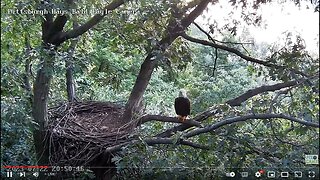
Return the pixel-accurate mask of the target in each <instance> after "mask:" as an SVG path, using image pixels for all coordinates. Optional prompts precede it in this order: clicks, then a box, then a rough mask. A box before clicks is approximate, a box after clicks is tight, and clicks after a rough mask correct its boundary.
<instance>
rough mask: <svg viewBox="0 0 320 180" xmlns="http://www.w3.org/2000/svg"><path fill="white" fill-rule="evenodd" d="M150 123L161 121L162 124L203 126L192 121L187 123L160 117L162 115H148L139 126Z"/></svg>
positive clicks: (141, 119) (174, 118) (172, 118)
mask: <svg viewBox="0 0 320 180" xmlns="http://www.w3.org/2000/svg"><path fill="white" fill-rule="evenodd" d="M149 121H161V122H173V123H183V124H188V125H190V126H197V127H202V126H201V124H200V123H199V122H197V121H194V120H192V119H190V120H189V119H188V120H186V121H185V122H181V121H180V120H179V119H178V118H176V117H167V116H160V115H146V116H143V117H141V118H140V119H139V123H138V125H141V124H143V123H146V122H149Z"/></svg>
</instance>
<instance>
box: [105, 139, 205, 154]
mask: <svg viewBox="0 0 320 180" xmlns="http://www.w3.org/2000/svg"><path fill="white" fill-rule="evenodd" d="M144 141H145V142H146V144H147V145H149V146H153V145H156V144H176V145H180V144H181V145H186V146H190V147H193V148H197V149H204V150H209V147H208V146H204V145H201V144H197V143H194V142H190V141H186V140H183V139H179V140H175V139H173V138H151V139H146V140H144ZM139 142H141V141H139V140H131V141H128V142H124V143H121V144H118V145H115V146H111V147H108V148H106V149H105V152H106V153H114V152H117V151H120V150H121V148H122V147H124V146H126V145H129V144H137V143H139Z"/></svg>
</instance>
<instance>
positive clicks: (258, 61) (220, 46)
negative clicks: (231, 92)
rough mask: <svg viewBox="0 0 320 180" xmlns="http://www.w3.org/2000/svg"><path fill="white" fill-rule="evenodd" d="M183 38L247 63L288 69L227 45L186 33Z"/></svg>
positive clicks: (293, 70)
mask: <svg viewBox="0 0 320 180" xmlns="http://www.w3.org/2000/svg"><path fill="white" fill-rule="evenodd" d="M181 36H182V37H183V38H185V39H186V40H189V41H191V42H194V43H198V44H202V45H205V46H210V47H214V48H218V49H222V50H225V51H228V52H231V53H233V54H235V55H237V56H239V57H241V58H242V59H244V60H246V61H249V62H253V63H257V64H261V65H264V66H267V67H271V68H276V69H288V68H287V67H285V66H281V65H276V64H272V63H270V62H267V61H263V60H260V59H256V58H253V57H250V56H247V55H245V54H243V53H242V52H240V51H239V50H237V49H235V48H232V47H228V46H225V45H221V44H216V43H212V42H209V41H206V40H201V39H196V38H193V37H191V36H188V35H187V34H185V33H182V34H181ZM288 70H290V71H292V72H294V73H296V74H300V75H302V76H305V77H308V75H307V74H305V73H303V72H300V71H298V70H295V69H288Z"/></svg>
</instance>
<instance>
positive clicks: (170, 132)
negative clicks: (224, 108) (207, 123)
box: [156, 107, 221, 137]
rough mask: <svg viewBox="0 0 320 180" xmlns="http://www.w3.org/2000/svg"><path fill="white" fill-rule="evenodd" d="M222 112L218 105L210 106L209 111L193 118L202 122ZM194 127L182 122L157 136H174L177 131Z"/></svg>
mask: <svg viewBox="0 0 320 180" xmlns="http://www.w3.org/2000/svg"><path fill="white" fill-rule="evenodd" d="M219 112H221V109H220V108H217V107H213V108H210V109H209V110H207V111H204V112H202V113H200V114H198V115H197V116H196V117H194V118H193V119H191V120H192V121H195V122H201V121H204V120H205V119H207V118H209V117H211V116H214V115H215V114H217V113H219ZM190 127H192V125H190V124H181V125H179V126H175V127H172V128H169V129H167V130H166V131H164V132H162V133H159V134H157V135H156V137H170V136H172V135H173V134H174V133H175V132H177V131H184V130H186V129H188V128H190Z"/></svg>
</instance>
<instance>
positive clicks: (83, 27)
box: [64, 0, 124, 40]
mask: <svg viewBox="0 0 320 180" xmlns="http://www.w3.org/2000/svg"><path fill="white" fill-rule="evenodd" d="M122 4H124V0H114V1H112V2H111V3H110V4H108V5H107V6H106V7H105V8H104V10H105V11H104V13H103V14H102V15H101V14H96V15H95V16H93V17H92V18H91V19H90V20H89V21H87V22H86V23H85V24H83V25H81V26H79V27H76V28H74V29H72V30H71V31H68V32H66V33H65V37H64V39H65V40H67V39H71V38H76V37H78V36H80V35H82V34H83V33H85V32H87V31H88V30H89V29H90V28H92V27H93V26H95V25H96V24H98V23H99V22H100V21H101V20H102V19H103V17H104V16H105V15H106V14H107V13H106V12H107V11H112V10H114V9H116V8H118V7H119V6H121V5H122Z"/></svg>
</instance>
